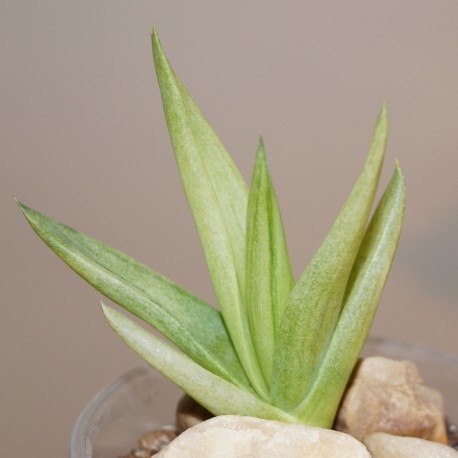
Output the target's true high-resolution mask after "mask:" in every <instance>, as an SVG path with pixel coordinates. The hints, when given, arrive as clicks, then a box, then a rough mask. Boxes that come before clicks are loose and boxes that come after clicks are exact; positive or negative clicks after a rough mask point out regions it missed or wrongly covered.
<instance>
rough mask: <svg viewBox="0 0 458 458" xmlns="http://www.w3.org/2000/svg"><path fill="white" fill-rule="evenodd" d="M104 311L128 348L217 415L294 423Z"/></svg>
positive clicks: (116, 314)
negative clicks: (244, 416)
mask: <svg viewBox="0 0 458 458" xmlns="http://www.w3.org/2000/svg"><path fill="white" fill-rule="evenodd" d="M103 311H104V313H105V316H106V318H107V321H108V323H109V324H110V326H111V327H112V328H113V329H114V331H115V332H116V333H117V334H118V335H119V336H120V337H121V339H123V340H124V342H126V343H127V345H129V347H131V348H132V349H133V350H134V351H135V352H136V353H138V354H139V356H140V357H141V358H143V359H144V360H145V361H146V362H147V363H148V364H150V365H151V366H153V367H155V368H156V369H157V370H158V371H159V372H161V373H162V374H163V375H164V376H165V377H167V378H168V379H169V380H171V381H172V382H173V383H175V384H176V385H177V386H179V387H180V388H181V389H182V390H183V391H185V392H186V393H188V394H189V395H190V396H191V397H192V398H193V399H195V400H196V401H197V402H199V403H200V404H201V405H203V406H204V407H205V408H206V409H208V410H209V411H210V412H212V413H213V414H214V415H248V416H252V417H259V418H266V419H272V420H280V421H290V422H292V421H293V418H292V417H291V416H290V415H288V414H287V413H285V412H282V411H281V410H279V409H277V408H275V407H273V406H271V405H269V404H266V403H265V402H263V401H261V400H259V399H258V398H257V397H255V396H253V395H252V394H250V393H247V392H246V391H244V390H243V389H240V388H238V387H236V386H234V385H232V384H231V383H229V382H227V381H226V380H223V379H222V378H220V377H218V376H217V375H215V374H213V373H211V372H209V371H207V370H206V369H204V368H202V367H201V366H199V365H198V364H196V363H195V362H194V361H192V360H191V359H189V358H188V357H187V356H185V355H183V354H182V353H180V352H178V351H176V350H174V349H173V348H171V347H169V346H168V345H166V344H165V343H164V342H162V341H161V340H160V339H159V338H157V337H156V336H154V335H153V334H151V333H149V332H147V331H146V330H145V329H143V328H142V327H141V326H139V325H138V324H136V323H134V322H133V321H132V320H130V319H128V318H127V317H125V316H124V315H123V314H122V313H119V312H117V311H116V310H113V309H111V308H109V307H107V306H103Z"/></svg>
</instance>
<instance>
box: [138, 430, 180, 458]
mask: <svg viewBox="0 0 458 458" xmlns="http://www.w3.org/2000/svg"><path fill="white" fill-rule="evenodd" d="M177 436H178V432H177V431H176V430H174V429H165V428H164V429H156V430H154V431H150V432H148V433H146V434H143V436H142V437H140V439H139V440H138V446H139V447H140V448H141V449H144V450H148V451H151V452H153V453H158V452H159V451H161V450H162V449H163V448H165V447H166V446H167V445H169V444H170V442H172V441H173V440H174V439H175V438H176V437H177ZM150 456H151V454H150Z"/></svg>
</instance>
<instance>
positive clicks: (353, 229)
mask: <svg viewBox="0 0 458 458" xmlns="http://www.w3.org/2000/svg"><path fill="white" fill-rule="evenodd" d="M386 136H387V111H386V108H385V107H383V109H382V111H381V113H380V115H379V118H378V121H377V125H376V128H375V132H374V135H373V139H372V144H371V147H370V150H369V154H368V157H367V160H366V163H365V165H364V168H363V171H362V173H361V175H360V176H359V178H358V181H357V182H356V184H355V186H354V188H353V190H352V192H351V193H350V196H349V197H348V199H347V201H346V203H345V205H344V206H343V208H342V210H341V211H340V213H339V216H338V217H337V220H336V222H335V223H334V225H333V226H332V228H331V230H330V232H329V234H328V235H327V237H326V238H325V240H324V241H323V243H322V245H321V246H320V248H319V250H318V251H317V253H316V254H315V255H314V257H313V258H312V260H311V262H310V264H309V265H308V267H307V268H306V270H305V271H304V273H303V274H302V276H301V278H300V279H299V281H298V282H297V284H296V286H295V287H294V289H293V291H292V293H291V296H290V299H289V302H288V305H287V308H286V310H285V314H284V319H283V321H282V324H281V327H280V332H279V336H278V340H277V351H276V355H275V359H274V369H273V379H272V398H273V401H274V404H275V405H277V406H279V407H282V408H284V409H286V410H289V409H293V408H295V407H296V406H297V405H298V404H299V403H300V402H301V401H302V400H303V399H304V397H305V395H306V393H307V391H308V389H309V388H310V386H311V384H312V382H313V379H314V376H315V373H316V371H317V370H318V367H319V362H320V360H321V358H322V357H323V355H324V352H325V351H326V348H327V345H328V344H329V341H330V338H331V336H332V332H333V330H334V326H335V324H336V322H337V318H338V316H339V314H340V310H341V305H342V299H343V296H344V292H345V287H346V284H347V281H348V277H349V275H350V271H351V268H352V265H353V262H354V260H355V256H356V253H357V251H358V249H359V246H360V243H361V240H362V238H363V235H364V230H365V228H366V224H367V221H368V218H369V215H370V211H371V206H372V203H373V200H374V196H375V192H376V189H377V184H378V180H379V176H380V170H381V167H382V163H383V157H384V152H385V146H386Z"/></svg>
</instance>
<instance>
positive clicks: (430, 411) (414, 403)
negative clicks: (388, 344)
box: [334, 356, 447, 444]
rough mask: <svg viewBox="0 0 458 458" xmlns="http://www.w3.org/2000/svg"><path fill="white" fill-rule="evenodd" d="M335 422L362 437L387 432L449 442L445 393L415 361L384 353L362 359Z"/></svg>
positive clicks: (336, 424) (336, 425)
mask: <svg viewBox="0 0 458 458" xmlns="http://www.w3.org/2000/svg"><path fill="white" fill-rule="evenodd" d="M334 426H335V429H336V430H338V431H342V432H345V433H347V434H351V435H352V436H354V437H356V438H357V439H359V440H362V439H363V438H364V437H366V436H367V435H369V434H371V433H374V432H385V433H389V434H394V435H399V436H410V437H418V438H422V439H427V440H430V441H435V442H440V443H443V444H446V443H447V432H446V427H445V417H444V408H443V398H442V394H441V393H440V392H439V391H437V390H435V389H433V388H429V387H427V386H425V385H424V384H423V380H422V378H421V377H420V374H419V373H418V370H417V368H416V366H415V365H414V364H413V363H412V362H410V361H395V360H392V359H388V358H384V357H381V356H374V357H369V358H365V359H363V360H361V361H360V363H359V364H358V366H357V368H356V372H355V375H354V377H353V379H352V380H351V382H350V384H349V386H348V388H347V391H346V393H345V394H344V397H343V399H342V403H341V407H340V410H339V412H338V413H337V417H336V422H335V425H334Z"/></svg>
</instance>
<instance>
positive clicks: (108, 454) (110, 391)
mask: <svg viewBox="0 0 458 458" xmlns="http://www.w3.org/2000/svg"><path fill="white" fill-rule="evenodd" d="M363 355H364V356H368V355H382V356H387V357H389V358H394V359H409V360H411V361H413V362H415V363H416V364H417V366H418V368H419V370H420V373H421V375H422V377H423V378H424V380H425V383H426V384H428V385H430V386H432V387H434V388H437V389H439V390H440V391H441V392H442V394H443V396H444V399H445V406H446V411H447V416H448V417H449V418H450V419H451V420H453V421H454V422H456V421H457V420H458V396H457V395H456V387H457V382H458V357H457V356H454V355H449V354H444V353H440V352H438V351H435V350H433V349H430V348H428V347H425V346H423V345H418V344H404V343H399V342H394V341H391V340H386V339H377V338H376V339H369V340H368V341H367V343H366V346H365V349H364V352H363ZM180 396H181V392H180V391H179V390H178V388H176V387H175V386H174V385H173V384H172V383H171V382H169V381H167V380H165V379H164V377H162V376H161V375H160V374H159V373H157V372H156V371H155V370H154V369H150V368H148V367H139V368H136V369H133V370H132V371H130V372H128V373H127V374H125V375H123V376H122V377H121V378H119V379H118V380H116V381H115V382H113V383H112V384H110V385H108V386H107V387H106V388H105V389H104V390H102V391H101V392H100V393H99V394H98V395H97V396H96V397H95V398H94V399H92V401H91V402H90V403H89V404H88V405H87V406H86V408H85V409H84V410H83V412H82V413H81V415H80V416H79V418H78V420H77V422H76V424H75V427H74V429H73V432H72V437H71V441H70V458H116V457H118V456H120V455H123V454H126V453H128V452H129V450H131V449H132V448H133V447H134V446H135V444H136V442H137V440H138V438H139V437H140V436H141V435H142V434H143V433H145V432H147V431H149V430H152V429H155V428H159V427H162V426H164V425H172V424H173V423H174V415H175V406H176V403H177V401H178V399H179V397H180Z"/></svg>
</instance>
